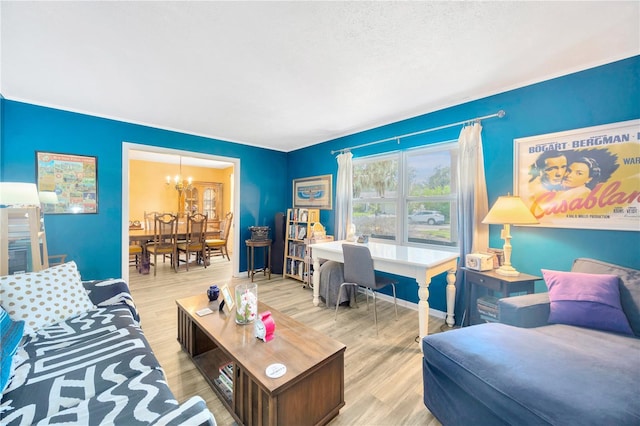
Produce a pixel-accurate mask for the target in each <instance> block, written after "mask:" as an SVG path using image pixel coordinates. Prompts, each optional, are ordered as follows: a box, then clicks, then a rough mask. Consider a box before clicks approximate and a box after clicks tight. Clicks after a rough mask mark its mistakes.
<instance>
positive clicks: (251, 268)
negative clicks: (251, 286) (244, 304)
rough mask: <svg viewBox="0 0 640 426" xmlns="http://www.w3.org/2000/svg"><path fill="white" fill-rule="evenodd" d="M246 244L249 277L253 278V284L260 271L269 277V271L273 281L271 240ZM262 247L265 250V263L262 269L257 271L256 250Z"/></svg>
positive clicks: (250, 241) (246, 242)
mask: <svg viewBox="0 0 640 426" xmlns="http://www.w3.org/2000/svg"><path fill="white" fill-rule="evenodd" d="M244 243H245V244H246V245H247V276H248V277H251V282H253V276H254V275H255V274H256V272H260V271H262V273H263V274H264V275H267V271H268V272H269V279H271V240H245V241H244ZM260 247H262V248H264V263H263V267H262V268H261V269H256V266H255V250H256V248H260Z"/></svg>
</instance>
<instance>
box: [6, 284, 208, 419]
mask: <svg viewBox="0 0 640 426" xmlns="http://www.w3.org/2000/svg"><path fill="white" fill-rule="evenodd" d="M85 286H86V287H87V289H88V290H89V292H90V294H89V296H90V297H91V299H92V301H93V303H94V304H95V305H96V306H97V308H96V309H94V310H91V311H89V312H87V313H85V314H82V315H79V316H76V317H73V318H71V319H68V320H67V321H65V322H62V323H59V324H56V325H53V326H50V327H46V328H44V329H41V330H39V331H38V333H37V334H36V335H35V336H28V337H26V340H25V342H24V343H23V345H22V347H21V348H20V350H19V352H18V354H17V360H16V361H15V364H14V366H15V375H14V377H13V380H12V381H11V383H10V384H9V387H8V388H7V389H6V390H5V392H4V393H3V395H2V400H1V402H0V424H2V425H5V424H6V425H24V424H42V425H49V424H62V423H64V424H74V425H98V424H116V425H127V426H128V425H138V424H139V425H146V424H167V425H168V424H176V425H177V424H188V425H200V424H205V425H215V420H214V418H213V415H212V414H211V412H210V411H209V410H208V409H207V407H206V404H205V403H204V401H203V400H202V399H201V398H200V397H193V398H191V399H190V400H188V401H186V402H185V403H183V404H182V405H179V404H178V402H177V401H176V400H175V397H174V396H173V394H172V393H171V390H170V389H169V387H168V386H167V383H166V379H165V376H164V372H163V371H162V368H161V367H160V365H159V363H158V361H157V359H156V357H155V356H154V354H153V352H152V350H151V348H150V346H149V343H148V342H147V340H146V338H145V337H144V335H143V333H142V331H141V330H140V326H139V323H138V318H139V317H138V314H137V311H136V308H135V304H134V303H133V300H132V299H131V296H130V294H129V291H128V286H127V285H126V283H124V282H122V281H117V280H109V281H93V282H86V283H85Z"/></svg>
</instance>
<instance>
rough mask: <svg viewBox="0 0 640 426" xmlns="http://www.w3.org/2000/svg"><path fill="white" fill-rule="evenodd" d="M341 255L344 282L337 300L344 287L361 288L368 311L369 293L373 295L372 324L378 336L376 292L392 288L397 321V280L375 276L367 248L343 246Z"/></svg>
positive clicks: (337, 305) (353, 245) (352, 245)
mask: <svg viewBox="0 0 640 426" xmlns="http://www.w3.org/2000/svg"><path fill="white" fill-rule="evenodd" d="M342 254H343V256H344V281H345V282H343V283H342V284H340V289H339V290H338V299H337V302H339V301H340V293H341V292H342V287H344V286H345V285H351V286H355V287H356V290H357V287H362V288H364V289H365V294H366V295H367V310H368V309H369V292H371V293H373V322H374V323H375V325H376V335H377V334H378V312H377V310H376V291H375V290H379V289H381V288H383V287H386V286H388V285H391V287H392V288H393V304H394V305H395V310H396V320H397V319H398V304H397V302H396V284H397V283H398V281H397V280H394V279H392V278H389V277H386V276H383V275H377V274H376V273H375V270H374V268H373V259H371V252H370V251H369V247H367V246H363V245H355V244H343V245H342ZM339 306H340V305H339V303H336V317H335V320H337V319H338V307H339Z"/></svg>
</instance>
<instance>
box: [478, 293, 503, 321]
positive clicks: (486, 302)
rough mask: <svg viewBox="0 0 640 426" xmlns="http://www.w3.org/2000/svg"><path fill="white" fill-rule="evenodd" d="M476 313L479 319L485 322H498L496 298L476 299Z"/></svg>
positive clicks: (484, 297)
mask: <svg viewBox="0 0 640 426" xmlns="http://www.w3.org/2000/svg"><path fill="white" fill-rule="evenodd" d="M477 307H478V313H479V314H480V318H481V319H483V320H485V321H490V322H496V321H498V320H499V315H498V298H497V297H493V296H482V297H478V301H477Z"/></svg>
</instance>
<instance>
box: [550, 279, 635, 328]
mask: <svg viewBox="0 0 640 426" xmlns="http://www.w3.org/2000/svg"><path fill="white" fill-rule="evenodd" d="M542 276H543V277H544V281H545V283H546V284H547V287H548V288H549V300H550V301H551V306H550V313H549V322H550V323H553V324H569V325H577V326H579V327H587V328H593V329H596V330H604V331H613V332H615V333H622V334H630V335H633V331H632V330H631V326H630V325H629V321H628V320H627V317H626V316H625V314H624V311H623V310H622V306H621V304H620V289H619V288H618V281H619V278H618V276H617V275H607V274H585V273H582V272H561V271H550V270H547V269H542Z"/></svg>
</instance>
